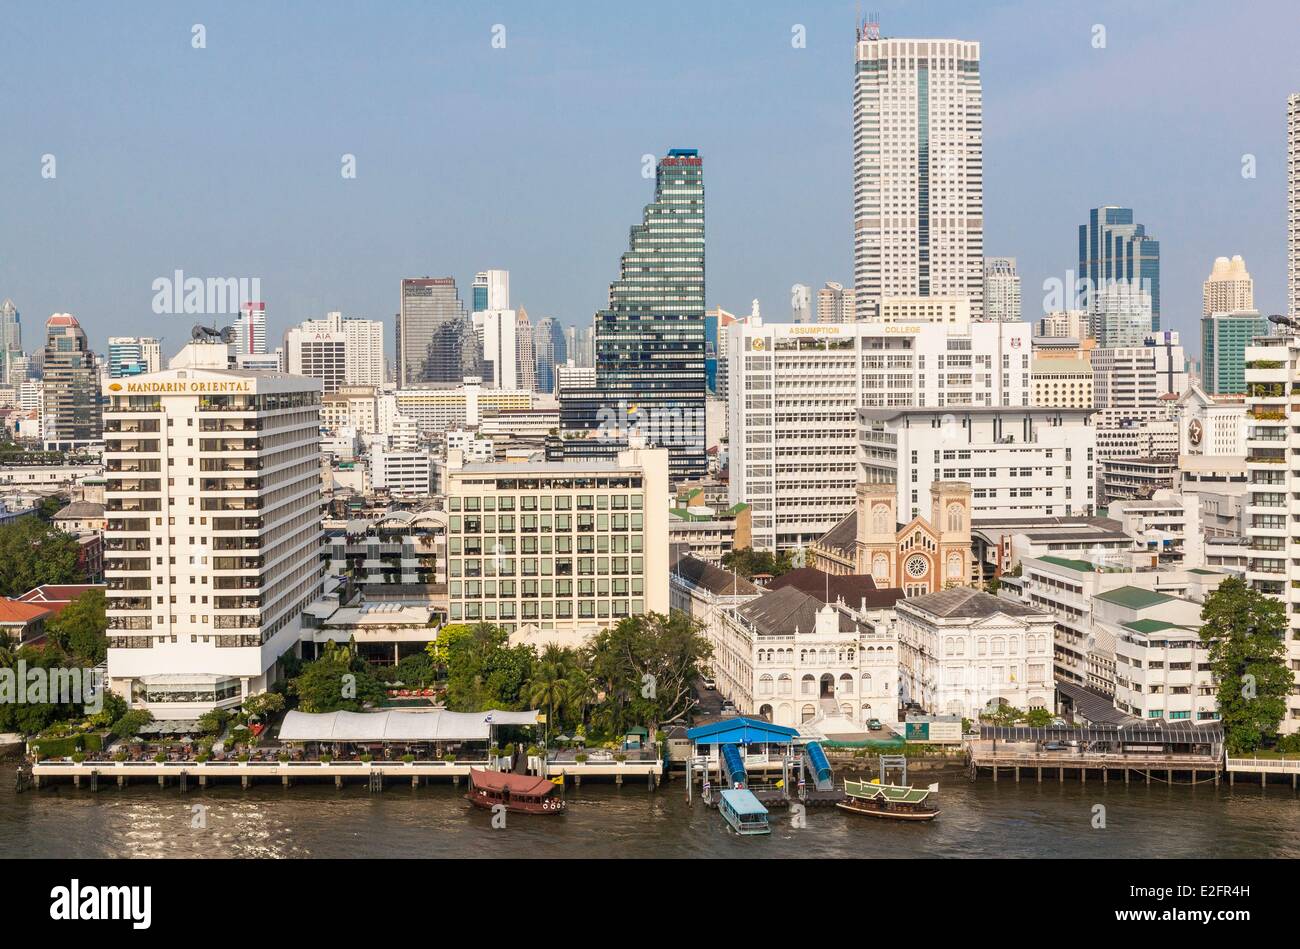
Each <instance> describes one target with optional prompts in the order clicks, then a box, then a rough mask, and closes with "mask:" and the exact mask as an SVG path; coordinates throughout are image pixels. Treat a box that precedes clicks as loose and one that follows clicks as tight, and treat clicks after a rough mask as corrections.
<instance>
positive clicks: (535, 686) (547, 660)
mask: <svg viewBox="0 0 1300 949" xmlns="http://www.w3.org/2000/svg"><path fill="white" fill-rule="evenodd" d="M568 675H569V668H568V665H567V664H566V663H565V661H564V656H563V654H562V653H561V654H560V655H554V654H553V653H552V652H551V649H550V648H548V649H547V651H546V653H544V654H543V655H542V657H541V658H540V659H538V661H537V665H536V666H535V667H534V668H533V674H532V676H531V677H530V678H529V680H528V685H527V687H526V689H525V693H524V694H525V697H526V698H527V700H528V704H529V705H533V706H536V707H537V708H540V709H542V710H543V711H545V712H546V720H547V721H548V722H551V723H553V724H554V725H555V726H557V727H558V726H559V724H560V718H559V717H560V714H561V713H562V712H563V711H564V709H565V707H566V705H567V703H568V701H569V679H568Z"/></svg>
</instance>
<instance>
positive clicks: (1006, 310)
mask: <svg viewBox="0 0 1300 949" xmlns="http://www.w3.org/2000/svg"><path fill="white" fill-rule="evenodd" d="M984 319H986V320H997V321H998V322H1000V323H1007V322H1012V323H1018V322H1020V319H1021V316H1020V274H1019V273H1018V272H1017V271H1016V258H1014V257H985V258H984Z"/></svg>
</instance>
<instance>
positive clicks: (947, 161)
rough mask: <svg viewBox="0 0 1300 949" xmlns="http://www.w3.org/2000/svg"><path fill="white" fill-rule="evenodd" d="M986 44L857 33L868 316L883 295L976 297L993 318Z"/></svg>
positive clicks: (858, 258)
mask: <svg viewBox="0 0 1300 949" xmlns="http://www.w3.org/2000/svg"><path fill="white" fill-rule="evenodd" d="M983 136H984V132H983V93H982V91H981V86H980V46H979V43H974V42H968V41H965V40H952V39H936V40H924V39H883V38H881V36H880V29H879V26H878V25H877V24H875V23H866V24H864V25H863V26H862V28H861V29H860V30H859V31H858V41H857V62H856V71H855V78H854V90H853V219H854V253H853V289H854V290H855V291H856V297H857V301H856V302H857V311H858V319H875V318H876V317H877V316H878V315H879V313H880V302H881V299H882V298H883V297H918V296H919V297H929V296H940V297H968V298H969V299H970V301H971V317H972V318H973V319H981V318H982V317H983V313H984V306H983V288H984V266H983V265H984V147H983Z"/></svg>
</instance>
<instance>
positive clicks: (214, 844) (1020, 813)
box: [0, 762, 1300, 858]
mask: <svg viewBox="0 0 1300 949" xmlns="http://www.w3.org/2000/svg"><path fill="white" fill-rule="evenodd" d="M934 780H938V781H939V783H940V788H941V793H940V802H941V807H942V814H941V816H940V817H939V818H938V820H936V821H934V822H931V823H928V824H909V823H899V822H893V821H884V820H878V819H875V818H868V817H860V816H855V815H851V814H846V813H844V812H843V811H840V810H839V809H838V808H811V809H809V810H808V811H807V814H806V825H807V826H806V827H802V828H794V827H792V826H791V819H790V816H789V814H788V813H787V812H785V811H782V810H775V811H773V833H772V834H771V836H769V837H743V838H742V837H737V836H735V835H734V834H733V833H731V832H730V831H729V830H728V829H727V827H726V825H725V824H724V823H723V821H722V818H721V817H720V816H719V814H718V812H717V811H716V810H712V809H709V808H706V807H704V806H703V805H702V804H701V803H700V802H699V799H698V797H697V798H696V801H695V804H694V805H693V806H692V805H689V804H688V803H687V801H686V784H685V782H684V781H683V780H681V779H678V780H675V781H667V782H665V783H664V784H663V786H662V787H660V788H659V789H658V790H656V791H653V792H652V791H649V790H648V789H647V788H646V787H645V786H644V785H641V784H629V785H627V786H625V787H621V788H619V787H615V786H613V785H608V784H594V783H589V784H588V785H587V786H584V787H582V788H581V789H575V788H573V787H570V788H569V789H568V792H567V796H568V800H569V810H568V812H567V813H566V814H564V815H562V816H558V817H530V816H525V815H516V814H510V815H507V823H506V827H505V828H503V829H493V828H492V826H491V824H492V815H491V814H490V813H488V812H485V811H481V810H477V809H473V808H471V807H470V806H469V805H468V804H467V803H466V802H465V800H464V798H463V797H462V794H463V787H462V788H461V789H460V790H458V789H456V788H453V787H452V786H450V785H445V784H439V785H429V786H426V787H420V788H410V787H409V786H398V785H396V784H392V785H390V786H389V787H388V788H387V789H386V790H385V791H384V792H383V793H377V794H372V793H370V792H369V791H368V790H367V789H366V788H365V786H364V785H362V784H359V783H353V784H350V785H347V786H345V787H344V788H342V789H337V788H335V787H334V786H333V785H332V784H312V785H308V784H297V785H295V786H293V787H290V788H284V787H281V786H280V785H278V784H270V783H267V784H261V785H254V786H253V787H252V788H250V789H248V790H242V789H241V788H240V787H239V786H238V785H235V784H230V785H226V784H223V785H221V786H217V787H211V788H208V789H206V790H203V791H200V790H198V789H192V790H191V791H190V792H189V793H188V794H181V793H180V791H179V789H178V788H177V787H175V786H174V785H173V786H171V787H168V788H158V787H156V786H150V785H148V784H146V783H145V782H143V781H141V782H139V783H138V784H135V785H132V786H130V787H128V788H126V789H125V790H119V789H118V788H117V787H116V786H115V785H110V786H107V787H101V789H100V790H99V791H98V792H92V791H90V790H89V789H82V790H76V789H73V788H72V787H71V786H70V785H59V786H57V787H54V788H47V789H44V790H40V791H28V792H25V793H22V794H18V793H16V792H15V791H14V770H13V764H12V763H11V762H5V763H3V764H0V856H5V857H108V858H124V857H505V856H509V857H686V858H690V857H740V856H746V857H750V856H758V857H1157V858H1161V857H1205V858H1222V857H1246V858H1287V857H1290V858H1297V857H1300V795H1297V794H1296V793H1295V792H1294V791H1292V790H1291V788H1290V786H1289V785H1288V786H1286V787H1280V786H1279V787H1270V788H1260V787H1259V786H1257V785H1248V786H1242V785H1239V786H1238V787H1237V788H1235V789H1233V790H1229V789H1228V787H1227V785H1226V782H1225V784H1224V785H1223V786H1221V787H1219V788H1216V787H1214V785H1213V784H1203V785H1200V786H1197V787H1194V788H1193V787H1187V786H1181V787H1171V786H1168V785H1165V784H1152V785H1150V786H1147V785H1145V784H1134V785H1130V786H1129V787H1127V788H1126V787H1125V786H1124V785H1123V784H1122V783H1118V784H1117V783H1113V782H1112V783H1111V784H1109V785H1107V786H1103V785H1102V784H1101V782H1100V781H1089V782H1088V783H1087V784H1086V785H1081V784H1079V782H1077V781H1066V782H1064V783H1063V784H1062V783H1058V782H1056V781H1044V783H1043V784H1041V785H1039V784H1037V783H1034V782H1022V783H1021V784H1018V785H1017V784H1015V783H1014V782H1011V781H1007V780H1003V781H1001V782H999V783H997V784H994V783H993V782H992V781H991V780H989V779H987V778H982V779H980V781H979V782H978V783H975V784H972V783H970V782H969V781H968V780H967V778H966V775H965V772H963V771H960V770H951V771H944V772H941V773H938V774H935V773H933V772H925V773H921V774H920V775H919V776H917V777H916V779H915V783H918V784H919V783H929V782H930V781H934ZM198 804H201V805H203V806H204V807H205V808H206V814H205V815H203V816H205V817H206V827H195V826H194V824H195V823H196V820H195V811H194V809H193V808H194V805H198ZM1098 804H1100V805H1102V806H1103V807H1104V808H1105V810H1104V812H1097V811H1095V806H1096V805H1098ZM1099 816H1104V819H1105V826H1104V827H1103V828H1096V827H1094V826H1093V824H1094V823H1095V822H1097V819H1098V817H1099ZM198 823H202V821H198Z"/></svg>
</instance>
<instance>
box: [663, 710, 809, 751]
mask: <svg viewBox="0 0 1300 949" xmlns="http://www.w3.org/2000/svg"><path fill="white" fill-rule="evenodd" d="M686 737H687V738H689V739H690V740H691V741H693V742H695V744H697V745H761V744H764V743H767V744H775V745H788V744H791V743H792V742H793V741H794V740H795V739H796V738H798V737H799V732H797V731H796V730H795V729H793V728H786V727H785V726H784V725H773V724H772V723H771V722H766V721H764V720H763V719H761V718H743V717H738V718H724V719H721V720H719V721H716V722H709V723H708V724H707V725H700V726H699V727H698V728H692V729H689V730H688V731H687V732H686Z"/></svg>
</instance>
